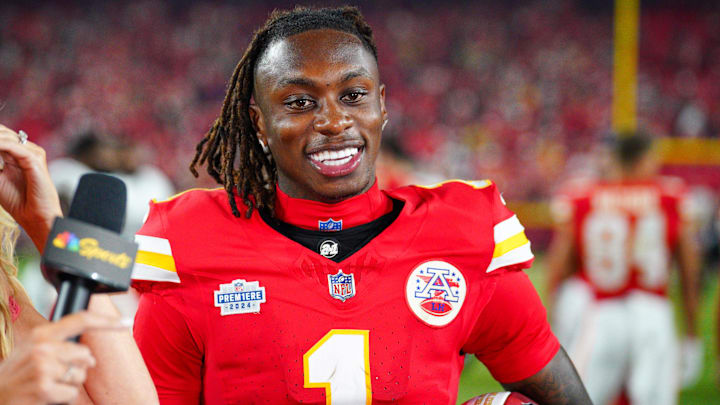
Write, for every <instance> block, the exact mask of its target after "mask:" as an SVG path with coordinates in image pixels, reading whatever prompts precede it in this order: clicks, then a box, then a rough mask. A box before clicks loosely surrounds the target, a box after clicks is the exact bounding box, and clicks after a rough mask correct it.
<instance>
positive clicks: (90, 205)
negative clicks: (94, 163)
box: [68, 173, 127, 233]
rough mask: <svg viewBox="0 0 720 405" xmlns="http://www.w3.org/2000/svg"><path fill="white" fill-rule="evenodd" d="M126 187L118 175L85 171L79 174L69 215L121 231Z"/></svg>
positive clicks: (123, 219)
mask: <svg viewBox="0 0 720 405" xmlns="http://www.w3.org/2000/svg"><path fill="white" fill-rule="evenodd" d="M126 205H127V189H126V188H125V183H123V181H122V180H120V179H118V178H117V177H113V176H108V175H107V174H100V173H88V174H85V175H83V176H82V177H81V178H80V182H79V183H78V186H77V189H75V195H74V196H73V199H72V204H71V205H70V212H69V213H68V217H70V218H73V219H77V220H79V221H83V222H86V223H89V224H92V225H96V226H99V227H102V228H105V229H107V230H109V231H113V232H117V233H121V232H122V230H123V226H124V225H125V206H126Z"/></svg>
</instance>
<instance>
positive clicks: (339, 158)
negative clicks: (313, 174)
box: [308, 146, 364, 177]
mask: <svg viewBox="0 0 720 405" xmlns="http://www.w3.org/2000/svg"><path fill="white" fill-rule="evenodd" d="M363 150H364V148H363V147H356V146H350V147H347V148H343V149H338V150H323V151H319V152H315V153H311V154H309V155H308V159H309V160H310V163H312V165H313V166H314V167H315V168H316V169H317V170H318V171H319V172H320V173H321V174H323V175H325V176H329V177H338V176H345V175H348V174H350V173H352V172H353V170H355V168H357V166H358V164H359V163H360V159H361V158H362V155H363V153H362V152H363Z"/></svg>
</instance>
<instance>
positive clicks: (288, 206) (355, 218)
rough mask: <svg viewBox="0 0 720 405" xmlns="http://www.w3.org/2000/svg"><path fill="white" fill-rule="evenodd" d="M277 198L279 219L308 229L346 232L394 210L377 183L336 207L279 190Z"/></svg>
mask: <svg viewBox="0 0 720 405" xmlns="http://www.w3.org/2000/svg"><path fill="white" fill-rule="evenodd" d="M276 195H277V197H276V199H275V216H276V217H277V219H279V220H281V221H284V222H287V223H290V224H293V225H295V226H299V227H301V228H305V229H314V230H318V229H319V230H328V231H333V230H340V229H347V228H351V227H353V226H357V225H361V224H365V223H368V222H370V221H372V220H374V219H377V218H379V217H380V216H382V215H384V214H387V213H388V212H390V211H391V210H392V200H391V199H390V198H389V197H388V196H387V195H385V193H383V192H382V191H380V189H378V186H377V181H376V182H375V184H373V186H372V187H371V188H370V189H369V190H368V191H366V192H364V193H362V194H360V195H357V196H355V197H352V198H348V199H347V200H343V201H340V202H337V203H334V204H327V203H322V202H318V201H311V200H303V199H299V198H292V197H290V196H288V195H287V194H285V193H284V192H283V191H282V190H280V188H279V187H276ZM340 221H342V223H339V222H340Z"/></svg>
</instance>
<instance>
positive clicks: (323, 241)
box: [260, 198, 405, 263]
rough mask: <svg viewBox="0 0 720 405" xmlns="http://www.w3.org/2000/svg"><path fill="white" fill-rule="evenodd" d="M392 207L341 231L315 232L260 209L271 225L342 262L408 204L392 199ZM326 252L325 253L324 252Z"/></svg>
mask: <svg viewBox="0 0 720 405" xmlns="http://www.w3.org/2000/svg"><path fill="white" fill-rule="evenodd" d="M392 202H393V208H392V210H391V211H390V212H388V213H387V214H385V215H383V216H381V217H380V218H377V219H375V220H372V221H370V222H368V223H367V224H363V225H358V226H354V227H352V228H348V229H344V230H342V231H335V232H327V231H314V230H309V229H304V228H300V227H297V226H295V225H291V224H289V223H287V222H283V221H280V220H278V219H276V218H273V217H271V216H270V215H268V214H267V213H266V212H260V217H262V219H263V221H265V223H267V224H268V225H269V226H270V227H272V228H273V229H275V230H276V231H278V232H279V233H281V234H283V235H284V236H285V237H287V238H288V239H291V240H293V241H295V242H297V243H299V244H301V245H303V246H305V247H306V248H308V249H310V250H312V251H313V252H316V253H318V254H322V255H323V256H325V257H327V258H328V259H330V260H332V261H334V262H336V263H339V262H341V261H343V260H344V259H346V258H348V257H350V256H351V255H352V254H353V253H355V252H357V251H358V250H360V249H362V247H363V246H365V245H367V244H368V243H369V242H370V241H371V240H372V239H373V238H374V237H376V236H378V235H379V234H380V232H382V231H384V230H385V228H387V227H388V226H390V224H391V223H393V221H395V219H396V218H397V217H398V215H400V211H402V208H403V206H404V205H405V203H404V202H403V201H400V200H396V199H394V198H393V199H392ZM323 253H324V254H323Z"/></svg>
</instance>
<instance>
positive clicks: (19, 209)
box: [0, 125, 158, 405]
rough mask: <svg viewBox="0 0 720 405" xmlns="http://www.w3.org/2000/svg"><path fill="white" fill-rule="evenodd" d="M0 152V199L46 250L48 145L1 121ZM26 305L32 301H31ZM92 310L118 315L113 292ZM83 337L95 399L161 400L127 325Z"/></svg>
mask: <svg viewBox="0 0 720 405" xmlns="http://www.w3.org/2000/svg"><path fill="white" fill-rule="evenodd" d="M0 157H2V158H3V161H4V166H3V168H2V171H0V205H2V206H3V208H5V210H6V211H7V212H8V213H9V214H10V215H12V216H13V218H15V220H16V221H17V222H18V223H19V224H20V225H21V226H22V227H23V229H25V231H26V232H27V233H28V235H29V236H30V238H31V239H32V240H33V243H35V246H36V247H37V248H38V250H39V251H40V253H42V250H43V249H44V247H45V242H46V240H47V235H48V233H49V231H50V228H51V227H52V223H53V221H54V219H55V217H57V216H60V215H61V210H60V201H59V198H58V196H57V192H56V190H55V187H54V186H53V184H52V181H51V180H50V175H49V173H48V169H47V161H46V158H45V151H44V150H43V149H42V148H41V147H40V146H38V145H35V144H33V143H32V142H26V143H20V137H19V135H18V134H17V133H16V132H14V131H12V130H10V129H9V128H7V127H5V126H2V125H0ZM26 306H30V307H31V304H30V303H29V301H28V303H27V305H26ZM33 310H34V308H33ZM89 310H90V311H91V312H93V313H96V314H99V315H106V316H110V317H117V316H118V311H117V309H116V308H115V306H114V305H113V304H112V302H110V298H109V297H108V296H105V295H101V294H98V295H93V297H92V298H91V300H90V307H89ZM80 341H81V343H83V344H85V345H87V347H88V348H90V350H91V351H92V353H93V355H94V356H95V357H96V358H97V359H98V362H97V365H96V366H95V367H94V368H93V369H91V370H89V372H88V376H87V381H85V389H86V390H87V393H88V394H89V397H90V398H91V399H92V401H93V403H95V404H102V405H105V404H116V403H118V404H119V403H122V404H142V405H146V404H154V403H158V400H157V394H156V392H155V387H154V385H153V383H152V380H151V379H150V374H149V373H148V371H147V367H146V366H145V363H144V362H143V359H142V356H141V355H140V352H139V350H138V348H137V345H136V344H135V341H134V340H133V338H132V336H131V334H130V330H129V329H127V330H116V331H91V332H88V333H86V334H85V335H83V336H82V337H81V339H80Z"/></svg>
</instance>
